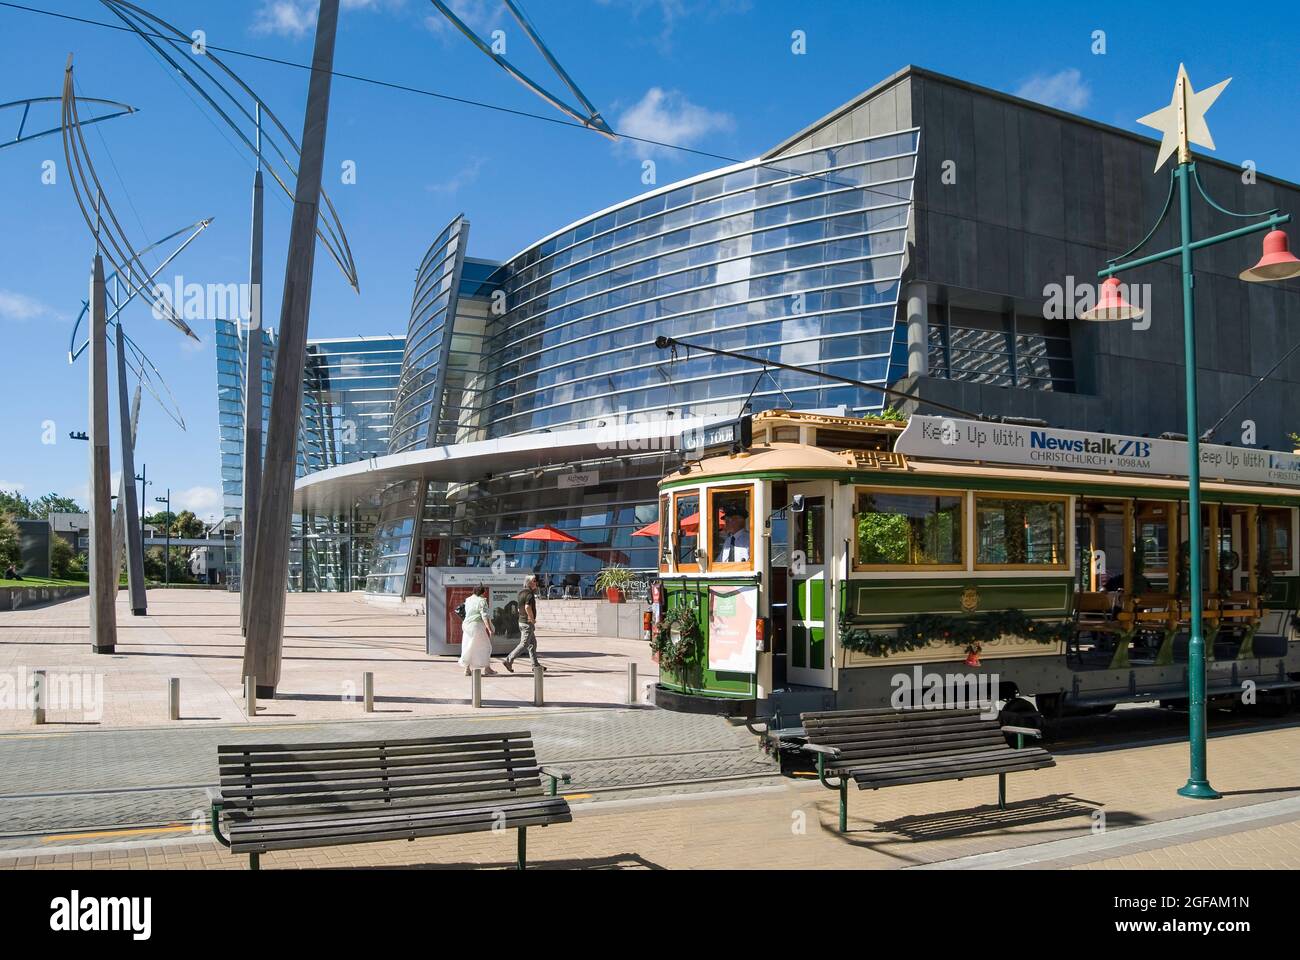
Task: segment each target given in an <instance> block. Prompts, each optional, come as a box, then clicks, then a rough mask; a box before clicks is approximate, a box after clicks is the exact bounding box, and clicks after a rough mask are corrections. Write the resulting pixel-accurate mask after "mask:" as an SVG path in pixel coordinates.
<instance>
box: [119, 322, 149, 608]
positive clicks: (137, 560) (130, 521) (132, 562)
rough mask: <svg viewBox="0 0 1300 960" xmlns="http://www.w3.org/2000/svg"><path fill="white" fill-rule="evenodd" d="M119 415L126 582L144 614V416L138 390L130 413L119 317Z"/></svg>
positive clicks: (121, 504)
mask: <svg viewBox="0 0 1300 960" xmlns="http://www.w3.org/2000/svg"><path fill="white" fill-rule="evenodd" d="M117 415H118V422H119V424H120V426H121V433H122V480H121V482H120V483H119V484H118V487H117V513H118V514H121V515H122V517H123V518H124V520H125V524H126V525H125V527H124V528H123V531H122V532H123V534H124V539H125V540H126V583H127V588H128V590H129V591H130V594H131V613H133V614H134V615H135V616H137V617H143V616H144V615H145V613H147V612H148V604H147V601H146V600H145V596H144V553H143V550H144V542H143V541H141V540H139V539H137V538H136V536H135V531H136V530H138V529H139V528H140V508H139V504H137V503H136V499H135V432H136V426H137V424H138V422H139V417H140V394H139V392H138V391H137V392H136V397H135V413H130V412H129V410H128V406H127V402H126V331H125V330H123V329H122V321H121V319H120V318H119V319H118V321H117ZM123 510H125V511H126V512H125V513H123V512H122V511H123ZM128 531H129V533H128ZM117 543H118V538H117V537H116V536H115V537H114V538H113V544H114V553H113V561H114V563H113V580H114V582H116V580H117V572H118V570H120V569H121V556H120V555H119V554H118V553H117V552H116V546H117Z"/></svg>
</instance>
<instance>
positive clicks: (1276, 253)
mask: <svg viewBox="0 0 1300 960" xmlns="http://www.w3.org/2000/svg"><path fill="white" fill-rule="evenodd" d="M1240 276H1241V279H1242V280H1247V281H1250V282H1251V283H1262V282H1264V281H1266V280H1290V279H1291V278H1292V277H1300V260H1297V259H1296V256H1295V254H1294V253H1292V252H1291V251H1290V249H1289V248H1288V244H1287V238H1286V233H1285V231H1282V230H1270V231H1269V232H1268V233H1266V234H1265V235H1264V255H1263V256H1262V257H1260V258H1259V263H1257V264H1255V265H1254V266H1253V267H1251V268H1250V269H1249V270H1243V271H1242V272H1241V274H1240Z"/></svg>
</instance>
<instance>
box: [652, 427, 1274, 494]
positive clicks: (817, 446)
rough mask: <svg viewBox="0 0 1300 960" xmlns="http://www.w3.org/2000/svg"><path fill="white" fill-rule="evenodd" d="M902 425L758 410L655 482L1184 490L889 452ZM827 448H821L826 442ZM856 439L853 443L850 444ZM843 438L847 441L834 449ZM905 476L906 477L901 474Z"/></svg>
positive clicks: (1242, 490) (1134, 479) (1117, 476)
mask: <svg viewBox="0 0 1300 960" xmlns="http://www.w3.org/2000/svg"><path fill="white" fill-rule="evenodd" d="M905 425H906V424H905V422H900V421H892V420H883V419H857V418H852V417H838V416H828V415H822V414H805V413H798V412H791V411H785V410H770V411H764V412H763V413H761V414H758V415H756V416H755V417H754V441H755V442H754V445H753V446H752V447H751V448H750V449H749V450H748V451H745V452H743V453H733V454H720V455H716V456H709V457H705V458H703V459H701V460H696V461H691V462H688V463H686V464H684V465H683V467H682V468H681V469H679V470H677V471H675V472H673V473H670V474H668V475H667V476H665V477H664V478H663V479H662V480H661V481H660V486H661V487H665V488H667V487H675V486H681V485H683V484H689V483H692V482H701V481H703V482H712V481H715V480H722V479H726V478H741V477H754V476H768V477H774V478H776V477H786V476H809V475H815V476H835V477H839V478H844V479H848V478H849V477H852V479H853V480H854V481H856V482H859V483H871V482H873V481H874V480H876V479H878V480H879V482H880V483H882V484H886V485H891V486H892V485H907V486H912V485H915V486H924V485H925V484H926V483H927V482H928V483H931V484H933V485H935V486H943V487H960V486H965V487H968V488H980V487H986V486H987V487H994V488H1008V489H1014V488H1021V489H1026V490H1032V489H1035V488H1037V489H1046V490H1049V491H1052V492H1059V493H1073V492H1079V493H1085V494H1088V495H1092V496H1102V497H1105V496H1107V495H1108V494H1110V495H1112V496H1114V497H1116V498H1125V497H1131V496H1134V495H1135V493H1137V494H1140V495H1146V496H1150V497H1152V498H1153V499H1170V500H1176V499H1180V498H1181V497H1183V496H1185V495H1186V492H1187V480H1186V478H1183V477H1174V476H1150V475H1135V474H1130V473H1121V472H1111V471H1099V470H1089V469H1083V468H1056V467H1025V466H1018V465H1006V464H996V465H994V464H990V463H988V462H983V461H969V460H959V461H946V460H939V459H931V458H925V457H918V456H910V455H906V454H902V453H896V452H894V449H893V447H894V441H895V440H896V439H897V437H898V436H899V435H900V434H901V433H902V430H903V428H904V426H905ZM789 426H795V427H814V428H816V434H815V435H816V436H817V439H818V441H819V442H818V443H801V442H782V441H776V440H772V439H771V438H772V437H774V436H776V435H777V431H778V428H780V427H789ZM828 439H829V440H831V441H832V443H831V445H824V444H825V441H826V440H828ZM855 440H856V441H859V442H853V441H855ZM841 441H850V442H852V446H849V445H847V444H846V445H845V446H843V447H842V448H838V449H837V446H838V444H839V443H840V442H841ZM904 478H910V479H904ZM1201 491H1202V494H1203V495H1210V496H1213V497H1221V498H1224V499H1228V500H1232V499H1242V500H1245V501H1256V502H1274V503H1288V504H1294V503H1295V502H1296V500H1297V498H1300V491H1297V490H1296V489H1295V488H1294V487H1287V486H1279V485H1275V484H1268V483H1250V482H1244V481H1239V482H1229V481H1223V480H1209V479H1203V480H1202V481H1201Z"/></svg>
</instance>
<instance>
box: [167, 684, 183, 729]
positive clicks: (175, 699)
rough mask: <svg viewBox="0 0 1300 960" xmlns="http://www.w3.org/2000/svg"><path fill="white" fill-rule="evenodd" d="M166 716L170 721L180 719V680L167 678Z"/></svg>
mask: <svg viewBox="0 0 1300 960" xmlns="http://www.w3.org/2000/svg"><path fill="white" fill-rule="evenodd" d="M167 716H168V717H169V718H171V719H172V720H179V719H180V718H181V678H180V677H168V678H167Z"/></svg>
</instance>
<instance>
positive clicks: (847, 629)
mask: <svg viewBox="0 0 1300 960" xmlns="http://www.w3.org/2000/svg"><path fill="white" fill-rule="evenodd" d="M1076 629H1077V627H1076V625H1075V623H1074V622H1073V621H1072V620H1060V621H1057V620H1035V619H1034V618H1032V617H1030V616H1028V615H1027V614H1026V613H1025V612H1024V611H1023V610H990V611H988V612H987V613H979V614H975V615H973V616H969V617H950V616H946V615H943V614H938V613H916V614H912V615H911V616H908V617H905V618H904V619H903V622H902V623H901V624H900V625H899V627H898V629H897V630H896V631H894V630H891V631H886V632H881V633H877V632H875V631H873V630H871V629H870V628H869V627H865V626H861V625H857V624H853V623H852V622H850V621H849V620H848V619H847V618H845V617H841V619H840V637H841V640H840V642H841V644H842V645H843V646H844V647H845V648H847V649H849V650H855V651H857V652H858V653H865V654H868V655H869V656H876V657H887V656H889V655H890V654H891V653H902V652H905V651H908V650H917V649H920V648H921V647H927V646H929V645H930V644H931V643H933V642H935V641H938V642H940V643H947V644H951V645H953V646H957V647H965V648H966V652H967V653H978V652H979V651H980V649H981V648H982V647H983V645H984V644H986V643H991V642H992V641H994V640H996V639H998V638H999V637H1003V636H1015V637H1024V638H1025V639H1026V640H1034V641H1036V642H1038V643H1058V642H1060V641H1062V640H1069V639H1070V638H1071V637H1073V636H1074V633H1075V631H1076Z"/></svg>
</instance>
